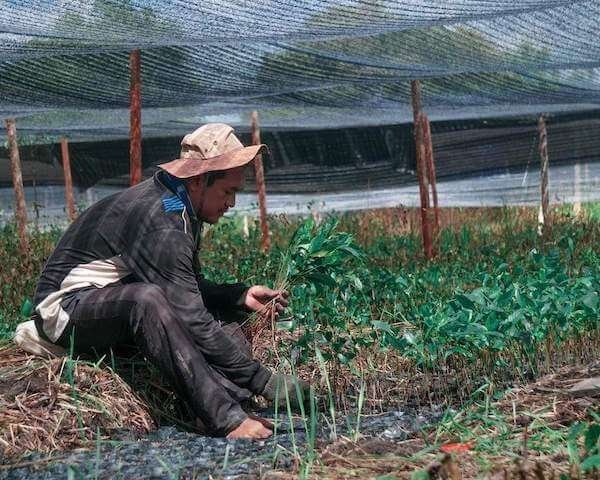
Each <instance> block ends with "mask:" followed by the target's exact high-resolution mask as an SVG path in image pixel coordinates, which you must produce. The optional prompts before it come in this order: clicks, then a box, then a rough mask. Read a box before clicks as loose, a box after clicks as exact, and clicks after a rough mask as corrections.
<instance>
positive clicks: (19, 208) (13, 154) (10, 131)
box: [4, 118, 29, 255]
mask: <svg viewBox="0 0 600 480" xmlns="http://www.w3.org/2000/svg"><path fill="white" fill-rule="evenodd" d="M4 124H5V126H6V136H7V138H8V150H9V156H10V171H11V174H12V181H13V188H14V190H15V217H16V219H17V232H18V234H19V245H20V248H21V253H23V254H24V255H27V254H28V252H29V244H28V241H27V230H26V227H27V207H26V205H25V190H24V189H23V173H22V171H21V159H20V157H19V145H18V143H17V125H16V123H15V120H14V118H9V119H6V120H5V121H4Z"/></svg>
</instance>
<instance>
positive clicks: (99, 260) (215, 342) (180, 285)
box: [34, 171, 270, 393]
mask: <svg viewBox="0 0 600 480" xmlns="http://www.w3.org/2000/svg"><path fill="white" fill-rule="evenodd" d="M201 227H202V225H201V222H200V221H198V219H197V218H196V216H195V213H194V211H193V209H192V208H191V204H190V201H189V197H188V195H187V192H186V191H185V186H184V185H183V183H182V182H181V181H179V180H177V179H175V178H174V177H171V176H170V175H168V174H167V173H166V172H164V171H159V172H158V173H157V174H155V175H154V177H153V178H151V179H148V180H146V181H143V182H141V183H139V184H138V185H135V186H133V187H130V188H128V189H126V190H124V191H122V192H120V193H117V194H114V195H111V196H109V197H107V198H104V199H102V200H100V201H99V202H97V203H95V204H94V205H93V206H91V207H90V208H88V209H87V210H86V211H85V212H84V213H83V214H82V215H81V216H80V217H79V218H78V219H77V220H76V221H75V222H73V223H72V224H71V226H70V227H69V228H68V229H67V230H66V232H65V233H64V235H63V236H62V238H61V239H60V241H59V242H58V245H57V247H56V249H55V251H54V252H53V253H52V255H51V256H50V258H49V259H48V262H47V263H46V265H45V267H44V269H43V271H42V274H41V277H40V279H39V282H38V285H37V290H36V294H35V299H34V304H35V312H36V314H37V315H38V316H39V318H41V322H40V324H41V325H39V326H38V328H39V329H40V330H42V331H41V332H40V333H41V334H42V335H43V336H46V337H47V338H49V339H50V340H51V341H56V340H57V339H58V338H59V336H60V334H61V332H62V331H63V330H64V328H65V326H66V325H67V322H68V318H69V308H70V306H69V302H65V301H63V299H64V298H65V296H67V295H68V294H69V292H73V291H77V290H78V289H81V288H90V287H97V288H101V287H103V286H105V285H108V284H110V283H114V282H118V281H127V282H129V281H135V282H145V283H151V284H155V285H158V286H159V287H161V288H162V289H163V290H164V292H165V295H166V297H167V299H168V300H169V302H170V304H171V307H172V308H173V309H174V311H175V313H176V314H177V316H178V317H179V318H180V319H181V320H182V321H183V322H184V323H185V324H186V325H187V326H188V328H189V330H190V334H191V335H193V336H194V338H195V341H196V343H197V344H198V348H199V349H200V351H201V352H202V354H203V355H204V357H205V358H206V360H207V361H208V363H210V364H211V365H213V366H214V367H215V368H217V369H218V370H219V371H221V372H224V374H225V375H226V376H227V377H228V378H229V379H230V380H231V381H233V382H234V383H236V384H237V385H239V386H241V387H245V388H248V389H249V390H251V391H252V392H254V393H259V392H260V391H262V389H263V387H264V385H265V384H266V382H267V380H268V378H269V376H270V372H269V370H267V369H266V368H265V367H263V366H262V365H261V364H260V363H259V362H257V361H255V360H253V359H251V358H249V357H248V356H247V355H245V354H244V353H243V352H241V351H240V349H239V348H238V347H237V345H236V344H235V343H234V342H233V341H232V340H231V339H230V338H229V337H228V336H227V335H226V334H225V333H224V332H223V330H222V328H221V326H220V324H219V322H217V321H216V320H215V319H214V318H213V316H212V315H211V313H210V312H209V311H208V310H207V308H219V307H227V306H228V307H231V306H235V305H236V302H237V301H238V300H239V299H240V297H241V295H242V294H243V292H244V291H245V289H246V288H247V287H246V286H245V285H243V284H233V285H217V284H214V283H212V282H210V281H208V280H206V279H204V278H202V277H201V275H200V274H199V263H198V260H197V258H198V255H197V251H198V248H199V241H200V232H201ZM36 323H37V322H36ZM40 327H41V328H40ZM207 381H208V379H207Z"/></svg>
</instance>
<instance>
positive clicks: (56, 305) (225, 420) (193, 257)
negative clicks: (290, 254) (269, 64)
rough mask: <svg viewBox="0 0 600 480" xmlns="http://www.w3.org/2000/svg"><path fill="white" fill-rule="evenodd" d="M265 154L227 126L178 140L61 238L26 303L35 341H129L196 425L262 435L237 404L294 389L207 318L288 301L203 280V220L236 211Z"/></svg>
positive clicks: (85, 346) (105, 344)
mask: <svg viewBox="0 0 600 480" xmlns="http://www.w3.org/2000/svg"><path fill="white" fill-rule="evenodd" d="M263 147H264V145H255V146H250V147H244V146H243V145H242V143H241V142H240V141H239V140H238V139H237V137H236V136H235V135H234V133H233V128H231V127H230V126H228V125H224V124H208V125H204V126H202V127H200V128H198V129H197V130H196V131H194V132H193V133H191V134H189V135H186V136H185V137H184V139H183V141H182V151H181V155H180V158H179V159H177V160H174V161H172V162H169V163H166V164H162V165H159V167H160V169H159V171H158V172H157V173H156V174H155V175H154V177H153V178H151V179H148V180H146V181H144V182H141V183H140V184H138V185H136V186H133V187H130V188H128V189H126V190H124V191H123V192H121V193H118V194H115V195H112V196H110V197H107V198H105V199H103V200H101V201H99V202H97V203H96V204H94V205H93V206H92V207H90V208H89V209H87V210H86V211H85V212H84V213H83V214H82V215H81V216H80V217H79V218H78V219H77V220H76V221H75V222H74V223H73V224H72V225H71V226H70V227H69V228H68V229H67V231H66V232H65V234H64V235H63V237H62V238H61V239H60V241H59V242H58V245H57V247H56V249H55V251H54V252H53V254H52V255H51V256H50V258H49V260H48V262H47V264H46V265H45V267H44V270H43V272H42V274H41V277H40V279H39V282H38V285H37V290H36V294H35V300H34V304H35V313H34V320H35V325H36V328H37V331H38V333H39V335H40V337H42V339H43V340H45V341H49V342H51V343H52V344H54V345H60V346H62V347H65V348H73V349H74V350H75V352H89V351H92V350H97V351H101V350H105V349H107V348H109V347H112V346H116V345H119V344H121V343H131V342H134V343H135V344H136V345H137V346H139V347H140V348H141V349H142V351H143V352H144V354H145V355H146V357H147V358H148V359H149V360H150V361H151V362H152V363H154V364H155V365H156V366H157V367H158V368H159V369H160V370H161V371H162V372H163V374H164V375H165V376H166V377H167V378H168V379H169V381H170V382H171V383H172V384H173V386H174V387H175V389H176V391H177V392H178V393H179V394H180V395H181V396H182V397H183V398H184V399H185V400H186V401H187V402H188V403H189V405H190V407H191V408H192V410H193V411H194V413H195V414H196V416H197V417H198V421H199V423H200V424H203V425H205V426H206V427H207V428H208V429H209V430H210V431H211V432H212V433H214V434H217V435H226V436H227V437H228V438H266V437H268V436H270V435H271V433H272V432H271V429H270V428H269V427H270V426H271V425H270V424H269V423H268V422H265V421H262V420H260V419H258V418H257V417H253V416H249V415H248V414H247V413H246V412H245V411H244V410H243V409H242V407H241V406H240V402H242V401H243V400H245V399H247V398H248V397H249V396H251V395H252V394H260V395H263V396H264V397H265V398H267V399H268V400H273V399H274V397H275V395H276V393H278V392H279V391H280V390H281V391H282V392H283V391H284V389H286V388H287V389H288V390H289V392H290V393H295V392H296V388H295V385H296V384H297V380H296V379H295V378H294V377H291V376H287V375H281V374H276V373H271V371H269V370H268V369H267V368H265V367H264V366H262V365H261V364H260V363H259V362H257V361H256V360H253V359H252V358H251V355H250V352H249V351H248V349H247V348H245V346H244V345H243V342H240V341H239V338H236V336H235V335H234V334H233V333H232V332H233V331H234V330H236V327H237V326H236V325H234V328H227V327H228V326H227V325H223V324H222V323H221V322H219V321H218V320H216V319H215V318H214V316H213V315H212V314H211V311H214V310H215V309H220V310H221V311H222V310H223V309H225V310H227V309H229V310H230V311H232V310H235V309H240V308H242V309H246V310H247V311H257V310H259V309H260V308H262V307H263V306H264V305H265V304H266V303H267V302H270V301H274V302H275V305H276V309H277V311H278V312H281V311H283V309H284V308H285V307H286V306H287V300H286V296H287V293H286V292H283V291H273V290H271V289H269V288H267V287H264V286H253V287H250V288H248V287H247V286H245V285H243V284H233V285H217V284H214V283H212V282H209V281H208V280H206V279H204V278H202V277H201V276H200V274H199V265H198V260H197V259H198V256H197V251H198V249H199V246H200V239H201V235H200V233H201V229H202V223H203V222H206V223H210V224H213V223H216V222H217V221H218V220H219V219H220V218H221V217H222V216H223V215H224V214H225V212H227V210H228V209H229V208H232V207H233V206H234V205H235V195H236V192H238V191H239V190H240V188H242V185H243V181H244V167H245V166H246V165H248V164H249V163H250V162H251V161H252V160H253V159H254V158H255V156H256V155H257V154H258V153H259V151H260V150H261V149H262V148H263ZM209 310H211V311H209ZM229 327H230V326H229ZM237 330H238V334H239V328H237ZM306 386H307V385H306V384H302V388H303V389H304V388H306Z"/></svg>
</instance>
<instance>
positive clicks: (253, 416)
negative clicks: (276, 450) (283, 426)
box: [248, 413, 275, 430]
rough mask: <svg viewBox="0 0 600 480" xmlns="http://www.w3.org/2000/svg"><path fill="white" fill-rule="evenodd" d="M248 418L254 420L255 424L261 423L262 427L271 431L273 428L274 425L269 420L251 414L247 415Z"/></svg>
mask: <svg viewBox="0 0 600 480" xmlns="http://www.w3.org/2000/svg"><path fill="white" fill-rule="evenodd" d="M248 416H249V417H250V418H251V419H252V420H256V421H257V422H260V423H262V425H263V427H265V428H268V429H269V430H273V429H274V428H275V425H273V422H272V421H271V420H268V419H266V418H263V417H259V416H258V415H253V414H251V413H249V414H248Z"/></svg>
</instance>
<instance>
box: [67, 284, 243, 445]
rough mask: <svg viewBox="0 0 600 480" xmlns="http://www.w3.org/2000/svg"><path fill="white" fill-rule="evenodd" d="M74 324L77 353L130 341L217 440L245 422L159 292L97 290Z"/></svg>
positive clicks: (137, 287) (135, 287) (139, 287)
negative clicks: (219, 436) (79, 349)
mask: <svg viewBox="0 0 600 480" xmlns="http://www.w3.org/2000/svg"><path fill="white" fill-rule="evenodd" d="M70 322H71V323H72V326H73V328H74V333H75V338H76V339H77V340H76V345H78V347H79V348H92V347H95V346H96V345H101V346H102V347H106V346H107V345H109V346H110V345H114V344H116V343H117V342H118V341H122V340H123V339H124V338H128V339H131V340H132V341H133V342H134V343H135V344H136V345H137V346H138V347H140V348H141V350H142V351H143V353H144V354H145V355H146V356H147V357H148V359H149V360H150V361H151V362H152V363H153V364H154V365H155V366H156V367H157V368H158V369H159V370H160V371H161V373H162V374H163V375H165V377H166V378H167V380H168V381H169V382H170V383H171V384H172V385H173V387H174V388H175V389H176V390H177V393H178V394H179V395H180V396H181V397H182V398H183V399H184V400H186V401H187V402H188V403H189V405H190V407H191V408H192V410H193V411H194V413H195V415H197V416H198V417H200V418H201V419H202V420H203V422H204V423H205V424H206V425H207V427H208V428H210V429H211V430H212V431H214V432H215V433H216V434H225V433H227V432H228V431H230V430H232V429H233V428H235V427H237V426H238V425H239V424H240V423H241V422H242V421H243V420H244V419H245V418H247V415H246V413H245V412H244V411H243V410H242V408H241V407H240V405H239V403H238V401H236V400H235V399H234V398H232V396H231V395H230V394H229V393H228V392H227V390H226V389H225V388H224V387H223V386H222V385H221V382H220V377H221V375H219V374H218V373H217V372H216V371H215V370H214V369H213V368H212V367H211V366H210V365H209V364H208V363H207V361H206V359H205V358H204V356H203V355H202V353H201V352H200V351H199V350H198V348H197V345H196V343H195V342H194V340H193V338H192V336H191V334H190V332H189V330H188V329H187V327H186V326H185V324H184V323H183V322H182V321H181V320H179V318H177V316H176V315H175V313H174V312H173V309H172V308H171V306H170V304H169V302H168V300H167V299H166V297H165V295H164V292H163V290H162V289H161V288H160V287H158V286H156V285H153V284H147V283H132V284H127V285H119V286H114V287H104V288H101V289H94V291H92V292H89V293H87V294H86V295H85V296H82V298H80V299H79V301H78V303H77V305H76V306H75V307H74V309H73V311H72V312H71V321H70ZM110 329H112V330H113V333H114V337H112V338H113V340H114V341H113V340H111V331H110Z"/></svg>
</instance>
